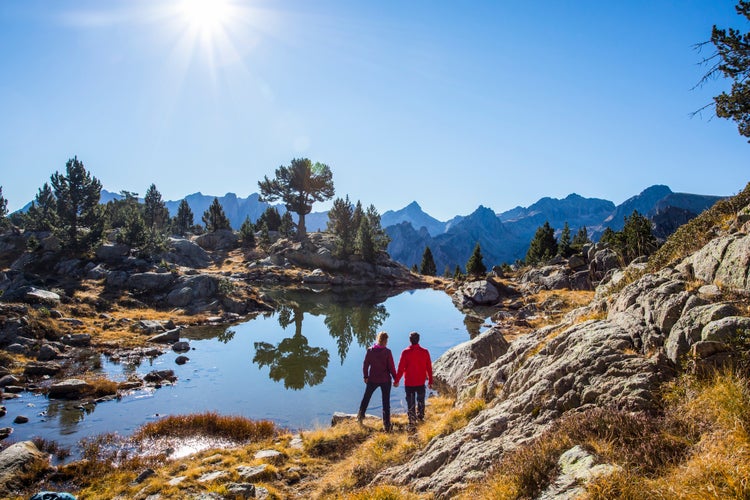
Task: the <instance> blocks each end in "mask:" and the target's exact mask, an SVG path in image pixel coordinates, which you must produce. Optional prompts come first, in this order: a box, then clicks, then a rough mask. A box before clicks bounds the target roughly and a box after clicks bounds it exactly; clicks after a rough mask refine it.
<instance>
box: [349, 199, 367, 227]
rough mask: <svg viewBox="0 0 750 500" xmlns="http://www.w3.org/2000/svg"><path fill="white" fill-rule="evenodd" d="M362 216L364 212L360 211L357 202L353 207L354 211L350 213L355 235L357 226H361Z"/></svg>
mask: <svg viewBox="0 0 750 500" xmlns="http://www.w3.org/2000/svg"><path fill="white" fill-rule="evenodd" d="M364 216H365V211H364V210H362V203H360V201H359V200H357V204H356V205H355V206H354V211H353V212H352V227H353V228H354V232H355V233H356V231H357V229H359V225H360V224H362V217H364Z"/></svg>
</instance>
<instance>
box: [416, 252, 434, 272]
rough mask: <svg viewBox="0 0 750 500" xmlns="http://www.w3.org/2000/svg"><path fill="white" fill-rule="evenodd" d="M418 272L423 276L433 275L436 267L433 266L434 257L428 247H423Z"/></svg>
mask: <svg viewBox="0 0 750 500" xmlns="http://www.w3.org/2000/svg"><path fill="white" fill-rule="evenodd" d="M419 272H420V273H421V274H423V275H425V276H435V275H436V274H437V269H436V268H435V259H433V257H432V250H430V247H425V249H424V253H423V254H422V264H421V265H420V266H419Z"/></svg>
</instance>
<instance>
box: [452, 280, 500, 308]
mask: <svg viewBox="0 0 750 500" xmlns="http://www.w3.org/2000/svg"><path fill="white" fill-rule="evenodd" d="M451 298H452V300H453V303H454V304H456V305H457V306H458V307H461V308H463V307H473V306H482V305H494V304H496V303H497V301H498V300H499V299H500V292H499V291H498V289H497V287H496V286H495V285H494V284H492V282H490V281H487V280H479V281H471V282H469V283H466V284H464V285H463V286H461V287H460V288H459V289H458V290H457V291H456V292H455V293H454V294H453V296H452V297H451Z"/></svg>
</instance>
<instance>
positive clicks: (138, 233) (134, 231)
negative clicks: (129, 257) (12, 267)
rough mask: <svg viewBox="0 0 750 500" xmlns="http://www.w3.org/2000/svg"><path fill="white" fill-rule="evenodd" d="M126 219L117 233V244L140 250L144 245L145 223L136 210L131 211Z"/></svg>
mask: <svg viewBox="0 0 750 500" xmlns="http://www.w3.org/2000/svg"><path fill="white" fill-rule="evenodd" d="M126 217H127V219H126V221H125V225H124V226H123V227H122V230H121V231H120V232H119V233H117V242H118V243H123V244H125V245H128V246H130V247H133V248H140V247H142V246H143V245H144V244H145V243H146V229H147V227H146V221H144V220H143V216H142V215H141V213H140V211H138V210H133V211H131V212H130V213H129V214H128V215H127V216H126Z"/></svg>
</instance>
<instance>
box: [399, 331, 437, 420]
mask: <svg viewBox="0 0 750 500" xmlns="http://www.w3.org/2000/svg"><path fill="white" fill-rule="evenodd" d="M409 342H411V345H410V346H409V347H407V348H406V349H404V350H403V351H402V352H401V359H399V360H398V371H397V372H396V380H395V382H394V383H393V387H398V382H399V380H401V377H402V376H403V375H405V377H404V389H405V390H406V408H407V414H408V415H409V426H410V427H411V428H414V426H415V425H416V424H417V421H420V422H422V421H424V394H425V387H424V382H425V380H427V383H428V384H429V387H430V389H432V361H431V360H430V352H429V351H428V350H427V349H425V348H424V347H422V346H420V345H419V334H418V333H417V332H411V333H410V334H409Z"/></svg>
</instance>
